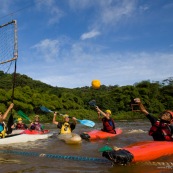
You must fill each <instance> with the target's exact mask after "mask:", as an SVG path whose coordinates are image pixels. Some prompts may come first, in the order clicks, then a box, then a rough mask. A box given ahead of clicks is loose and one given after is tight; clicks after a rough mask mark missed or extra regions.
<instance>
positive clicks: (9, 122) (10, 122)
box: [6, 112, 14, 134]
mask: <svg viewBox="0 0 173 173" xmlns="http://www.w3.org/2000/svg"><path fill="white" fill-rule="evenodd" d="M13 123H14V119H13V115H12V112H11V115H10V117H9V119H8V123H7V132H6V133H7V134H11V133H12V131H13V129H12V128H11V126H12V125H13Z"/></svg>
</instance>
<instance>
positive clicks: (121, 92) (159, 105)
mask: <svg viewBox="0 0 173 173" xmlns="http://www.w3.org/2000/svg"><path fill="white" fill-rule="evenodd" d="M13 80H14V76H13V74H5V73H4V72H3V71H0V111H2V112H4V111H5V110H6V108H7V106H8V105H9V103H10V101H11V96H12V83H13V82H12V81H13ZM15 81H16V82H15V83H16V84H15V90H14V99H13V101H14V104H15V107H14V110H13V111H14V116H15V117H17V113H16V112H17V111H18V110H22V111H23V112H24V113H25V114H27V115H28V116H29V117H30V118H32V116H33V115H34V114H40V115H43V116H41V117H42V120H43V121H51V120H52V114H51V113H49V114H45V113H44V112H42V111H41V110H40V109H39V106H41V105H44V106H46V107H47V108H49V109H51V110H53V111H54V110H56V111H59V112H60V113H68V114H69V115H71V116H75V117H77V118H79V119H83V118H84V119H97V113H96V111H95V109H94V108H93V107H91V106H89V104H88V102H89V101H90V100H93V99H95V100H96V103H97V105H98V106H99V107H100V108H101V109H102V110H106V109H110V110H111V111H112V113H113V118H114V119H135V118H143V117H144V116H142V115H141V114H139V113H136V112H132V111H131V110H132V109H131V101H132V99H133V98H135V97H140V98H141V99H142V101H143V103H144V104H145V106H146V107H147V109H148V111H150V112H152V113H153V114H158V113H160V112H161V111H163V110H165V109H173V78H172V77H170V78H168V79H165V80H164V81H162V82H161V83H160V82H158V81H156V82H150V81H141V82H139V83H135V84H134V85H133V86H131V85H129V86H121V87H120V86H118V85H115V86H105V85H102V86H101V87H100V89H99V90H95V89H93V88H91V87H82V88H74V89H68V88H60V87H52V86H50V85H47V84H45V83H42V82H40V81H36V80H32V79H31V78H30V77H28V76H26V75H21V74H18V73H17V74H16V76H15Z"/></svg>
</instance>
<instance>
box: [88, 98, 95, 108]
mask: <svg viewBox="0 0 173 173" xmlns="http://www.w3.org/2000/svg"><path fill="white" fill-rule="evenodd" d="M88 103H89V105H90V106H94V107H96V106H97V105H96V101H95V100H91V101H89V102H88Z"/></svg>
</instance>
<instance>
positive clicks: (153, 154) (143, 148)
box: [123, 141, 173, 162]
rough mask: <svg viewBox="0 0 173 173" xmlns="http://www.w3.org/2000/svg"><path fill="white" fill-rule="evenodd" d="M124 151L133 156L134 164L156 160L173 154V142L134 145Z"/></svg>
mask: <svg viewBox="0 0 173 173" xmlns="http://www.w3.org/2000/svg"><path fill="white" fill-rule="evenodd" d="M123 149H125V150H128V151H129V152H130V153H132V154H133V156H134V159H133V162H143V161H150V160H155V159H157V158H159V157H161V156H166V155H171V154H173V142H168V141H144V142H138V143H134V144H132V145H129V146H127V147H124V148H123Z"/></svg>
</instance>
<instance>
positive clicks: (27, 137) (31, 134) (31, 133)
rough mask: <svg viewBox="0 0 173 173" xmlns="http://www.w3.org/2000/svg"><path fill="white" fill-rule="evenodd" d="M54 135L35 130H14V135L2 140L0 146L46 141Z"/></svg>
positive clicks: (46, 131)
mask: <svg viewBox="0 0 173 173" xmlns="http://www.w3.org/2000/svg"><path fill="white" fill-rule="evenodd" d="M52 135H53V134H51V133H50V132H49V131H48V130H45V131H43V132H40V131H35V130H13V132H12V134H10V135H7V136H6V137H5V138H2V139H0V145H4V144H14V143H23V142H29V141H36V140H39V139H46V138H48V137H50V136H52Z"/></svg>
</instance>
